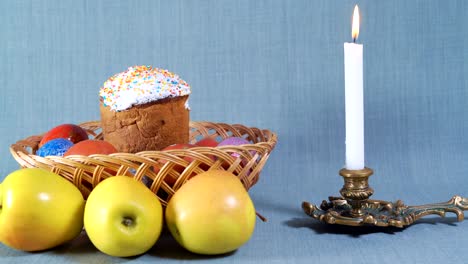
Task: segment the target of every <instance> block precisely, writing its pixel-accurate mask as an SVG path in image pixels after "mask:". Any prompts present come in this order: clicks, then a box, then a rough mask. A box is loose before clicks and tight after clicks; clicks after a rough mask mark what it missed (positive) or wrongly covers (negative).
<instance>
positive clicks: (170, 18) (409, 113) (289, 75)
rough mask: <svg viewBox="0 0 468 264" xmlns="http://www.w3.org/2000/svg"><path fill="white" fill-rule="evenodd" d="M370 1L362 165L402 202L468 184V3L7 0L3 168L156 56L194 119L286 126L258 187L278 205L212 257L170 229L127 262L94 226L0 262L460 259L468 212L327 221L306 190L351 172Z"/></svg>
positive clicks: (327, 189)
mask: <svg viewBox="0 0 468 264" xmlns="http://www.w3.org/2000/svg"><path fill="white" fill-rule="evenodd" d="M356 3H357V4H359V6H360V10H361V17H362V19H361V21H362V25H361V34H360V35H359V40H358V41H359V42H360V43H363V44H364V82H365V134H366V135H365V141H366V165H367V166H368V167H371V168H373V169H374V171H375V174H374V176H373V177H372V178H371V182H370V183H371V186H372V187H373V188H374V189H375V195H374V196H373V198H376V199H387V200H397V199H402V200H403V201H405V202H406V203H408V204H424V203H430V202H442V201H446V200H448V199H449V198H451V196H452V195H454V194H460V195H463V196H468V179H467V178H468V150H467V149H468V139H467V137H468V118H467V112H468V103H467V102H468V77H467V76H468V48H467V46H468V2H467V1H462V0H459V1H456V0H454V1H436V0H426V1H422V0H418V1H405V0H394V1H370V0H368V1H364V0H362V1H361V0H353V1H349V0H344V1H336V0H335V1H307V0H303V1H299V0H297V1H277V0H273V1H266V0H264V1H253V0H250V1H247V0H239V1H227V0H226V1H214V0H210V1H208V0H206V1H205V0H204V1H116V0H112V1H107V0H106V1H71V0H66V1H2V2H0V74H1V77H0V87H1V88H0V89H1V96H0V127H1V130H0V134H1V139H0V155H1V156H0V157H1V158H0V179H1V178H3V177H4V176H6V175H7V174H8V173H10V172H12V171H13V170H15V169H17V168H18V165H17V164H16V162H15V161H14V159H13V158H12V157H11V155H10V153H9V150H8V148H9V146H10V144H12V143H13V142H15V141H17V140H19V139H22V138H25V137H27V136H30V135H34V134H39V133H42V132H45V131H47V130H48V129H49V128H51V127H53V126H55V125H58V124H61V123H80V122H83V121H88V120H97V119H99V108H98V96H97V93H98V90H99V87H100V85H101V84H102V83H103V82H104V81H105V80H106V79H107V78H108V77H109V76H111V75H113V74H114V73H117V72H120V71H123V70H125V69H126V68H127V67H128V66H131V65H139V64H149V65H154V66H158V67H163V68H167V69H169V70H171V71H174V72H176V73H178V74H179V75H180V76H182V78H184V79H185V80H186V81H187V82H189V83H190V84H191V85H192V88H193V94H192V95H191V97H190V98H191V99H190V103H191V108H192V112H191V118H192V119H193V120H209V121H215V122H227V123H242V124H245V125H248V126H256V127H260V128H268V129H271V130H273V131H275V132H277V133H278V136H279V143H278V146H277V148H276V149H275V151H274V152H273V154H272V156H271V158H270V160H269V162H268V163H267V165H266V167H265V169H264V171H263V172H262V174H261V180H260V181H259V182H258V183H257V185H256V186H254V187H253V188H252V189H251V191H250V193H251V196H252V199H253V200H254V202H255V205H256V207H257V210H258V211H259V212H260V213H261V214H263V215H265V216H266V217H267V218H268V220H269V221H268V222H267V223H261V222H258V223H257V227H256V230H255V233H254V236H253V237H252V239H251V240H250V241H249V242H248V243H247V244H246V245H245V246H244V247H242V248H241V249H240V250H238V251H236V252H235V253H233V254H231V255H228V256H221V257H216V258H205V257H200V256H196V255H192V254H189V253H187V252H185V251H184V250H183V249H181V248H179V247H177V246H176V245H175V242H174V241H173V240H172V239H171V238H170V236H169V235H168V234H166V235H165V236H163V237H162V238H161V240H160V241H159V242H158V244H157V245H156V246H155V247H154V248H153V249H152V250H151V251H150V252H149V253H148V254H146V255H144V256H141V257H139V258H133V259H118V258H111V257H108V256H105V255H104V254H102V253H99V252H98V251H97V250H96V249H95V248H94V247H92V245H91V244H90V242H89V241H87V240H86V237H81V238H80V239H78V240H76V241H74V242H73V243H72V244H70V245H67V246H64V247H60V248H58V249H56V250H53V251H47V252H42V253H36V254H29V253H23V252H18V251H14V250H12V249H8V248H6V247H4V246H0V256H1V259H0V262H2V263H13V262H21V263H23V262H26V261H27V262H31V263H62V262H64V261H69V262H83V263H107V262H140V261H141V262H143V261H153V260H158V261H168V262H171V261H187V262H189V259H197V260H202V261H203V262H208V261H211V262H214V263H238V262H245V263H260V262H268V263H335V262H336V263H377V262H379V263H416V262H418V263H421V262H426V263H432V262H434V263H435V262H439V263H440V262H442V263H454V262H458V263H465V262H466V261H468V260H467V257H468V251H467V250H466V245H467V242H468V239H467V237H468V223H467V222H461V223H456V222H455V218H454V217H453V216H452V215H449V218H447V219H445V220H441V219H439V218H430V217H429V218H428V219H427V220H422V221H420V222H419V223H420V224H417V225H414V226H411V227H409V228H406V229H404V230H400V229H373V228H364V229H350V228H343V227H336V226H325V225H322V224H319V223H317V222H315V220H313V219H310V218H308V217H306V216H305V215H304V214H303V213H302V210H301V208H300V204H301V202H302V201H303V200H308V201H311V202H315V203H320V202H321V200H322V199H326V197H328V196H329V195H337V194H338V190H339V189H340V188H341V186H342V184H343V181H342V178H341V177H339V176H338V170H339V169H340V168H342V167H343V164H344V155H345V145H344V137H345V131H344V122H345V120H344V81H343V42H345V41H351V36H350V35H351V32H350V31H351V15H352V10H353V7H354V5H355V4H356Z"/></svg>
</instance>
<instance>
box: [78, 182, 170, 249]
mask: <svg viewBox="0 0 468 264" xmlns="http://www.w3.org/2000/svg"><path fill="white" fill-rule="evenodd" d="M162 223H163V210H162V206H161V203H160V201H159V199H158V197H157V196H156V195H155V194H154V193H153V192H151V190H150V189H148V188H147V187H146V186H145V185H144V184H143V183H141V182H139V181H137V180H135V179H133V178H131V177H128V176H113V177H110V178H107V179H105V180H104V181H102V182H101V183H99V184H98V185H97V186H96V187H95V188H94V189H93V190H92V191H91V193H90V195H89V197H88V200H87V201H86V206H85V212H84V226H85V230H86V233H87V234H88V237H89V239H90V240H91V242H92V243H93V244H94V246H96V248H97V249H99V250H100V251H101V252H103V253H105V254H108V255H111V256H116V257H130V256H136V255H140V254H143V253H145V252H146V251H148V250H149V249H150V248H151V247H152V246H153V245H154V244H155V243H156V241H157V240H158V238H159V235H160V234H161V230H162Z"/></svg>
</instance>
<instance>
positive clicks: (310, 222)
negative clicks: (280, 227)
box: [283, 217, 457, 238]
mask: <svg viewBox="0 0 468 264" xmlns="http://www.w3.org/2000/svg"><path fill="white" fill-rule="evenodd" d="M456 222H457V219H456V218H455V217H447V218H437V217H432V218H427V219H420V220H418V221H416V222H415V223H413V224H412V225H410V226H407V227H404V228H398V227H393V226H391V227H377V226H345V225H331V224H325V223H322V222H319V221H317V220H315V219H312V218H311V217H302V218H298V217H296V218H292V219H290V220H287V221H284V222H283V224H284V225H286V226H289V227H292V228H309V229H312V230H313V231H315V233H317V234H337V235H348V236H350V237H356V238H358V237H360V236H363V235H369V234H374V233H384V234H391V235H393V234H395V233H399V232H401V231H403V230H405V229H407V228H411V226H415V225H421V224H431V225H436V224H446V225H450V226H456Z"/></svg>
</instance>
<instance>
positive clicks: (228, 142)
mask: <svg viewBox="0 0 468 264" xmlns="http://www.w3.org/2000/svg"><path fill="white" fill-rule="evenodd" d="M245 144H251V143H250V142H249V141H248V140H247V139H245V138H241V137H228V138H226V139H224V140H223V141H221V142H220V143H219V144H218V147H221V146H239V145H245ZM250 153H251V154H252V155H254V153H255V152H254V151H250ZM231 155H232V156H233V157H236V158H238V157H239V156H240V155H239V154H238V153H232V154H231Z"/></svg>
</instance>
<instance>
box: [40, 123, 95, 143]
mask: <svg viewBox="0 0 468 264" xmlns="http://www.w3.org/2000/svg"><path fill="white" fill-rule="evenodd" d="M56 138H65V139H68V140H70V141H71V142H72V143H74V144H76V143H78V142H80V141H82V140H86V139H88V134H87V133H86V131H85V130H84V129H83V128H81V127H80V126H77V125H74V124H63V125H59V126H56V127H54V128H52V129H51V130H49V131H48V132H47V133H45V134H44V136H43V137H42V139H41V142H39V147H42V145H44V144H45V143H47V142H48V141H50V140H52V139H56Z"/></svg>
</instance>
